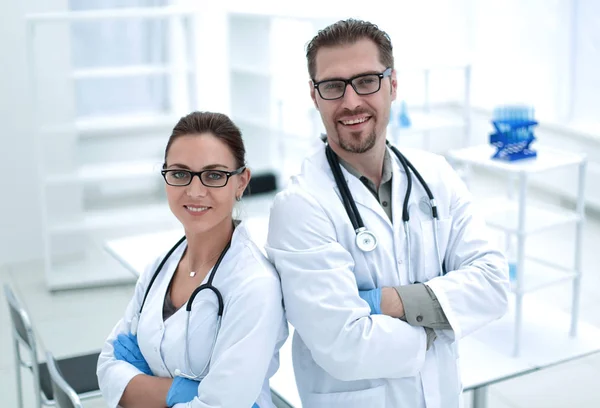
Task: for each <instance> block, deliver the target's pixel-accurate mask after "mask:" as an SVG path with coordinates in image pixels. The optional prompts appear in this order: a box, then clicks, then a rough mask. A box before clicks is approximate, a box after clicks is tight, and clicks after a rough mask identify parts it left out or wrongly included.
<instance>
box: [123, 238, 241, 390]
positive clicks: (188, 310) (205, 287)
mask: <svg viewBox="0 0 600 408" xmlns="http://www.w3.org/2000/svg"><path fill="white" fill-rule="evenodd" d="M185 239H186V237H185V235H184V236H183V237H182V238H181V239H179V241H177V243H176V244H175V245H173V247H172V248H171V249H170V250H169V252H167V254H166V255H165V257H164V258H163V259H162V261H161V262H160V264H159V265H158V267H157V268H156V270H155V271H154V275H153V276H152V279H151V280H150V283H149V284H148V287H147V288H146V293H145V294H144V298H143V300H142V304H141V305H140V309H139V311H138V313H137V318H136V319H135V323H134V324H132V333H133V334H137V326H138V324H139V319H140V317H141V315H142V310H143V308H144V304H145V303H146V298H147V297H148V294H149V293H150V289H151V288H152V284H153V283H154V281H155V280H156V278H157V277H158V275H159V273H160V272H161V270H162V268H163V266H164V265H165V263H166V262H167V260H168V259H169V257H170V256H171V255H172V254H173V252H175V250H176V249H177V248H178V247H179V246H180V245H181V243H182V242H183V241H185ZM230 247H231V241H229V242H228V243H227V245H226V246H225V248H224V249H223V251H222V252H221V255H219V258H218V259H217V262H215V265H214V266H213V268H212V270H211V272H210V275H209V276H208V281H207V282H206V283H204V284H202V285H200V286H198V287H197V288H196V289H194V291H193V292H192V294H191V295H190V298H189V299H188V301H187V303H186V305H185V311H186V324H185V352H184V354H185V362H186V364H187V366H188V368H189V370H190V373H191V375H188V374H185V373H183V372H181V371H180V370H175V371H176V375H177V376H181V377H185V378H188V379H191V380H197V379H201V378H202V375H203V374H204V372H205V371H206V369H207V368H208V366H209V364H210V361H211V359H212V355H213V352H214V350H215V345H216V343H217V337H218V333H219V331H220V329H221V319H222V317H223V312H224V310H225V304H224V301H223V295H221V292H220V291H219V289H217V288H216V287H215V286H214V285H213V279H214V278H215V274H216V272H217V269H218V268H219V265H220V264H221V261H222V260H223V258H224V257H225V254H226V253H227V251H228V250H229V248H230ZM203 290H210V291H212V292H213V293H214V294H215V296H216V298H217V302H218V310H217V328H216V330H215V334H214V336H213V341H212V346H211V349H210V354H209V358H208V360H207V361H206V363H205V365H204V368H202V371H200V374H199V375H197V374H195V373H194V370H193V369H192V363H191V360H190V354H189V349H190V347H189V346H190V344H189V335H188V334H189V327H190V315H191V311H192V305H193V303H194V299H195V298H196V296H197V295H198V294H199V293H200V292H202V291H203Z"/></svg>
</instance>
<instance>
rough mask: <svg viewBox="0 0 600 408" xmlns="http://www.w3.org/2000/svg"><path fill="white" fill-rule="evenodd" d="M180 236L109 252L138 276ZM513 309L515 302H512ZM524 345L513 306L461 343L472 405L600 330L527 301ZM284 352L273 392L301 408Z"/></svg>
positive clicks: (573, 350)
mask: <svg viewBox="0 0 600 408" xmlns="http://www.w3.org/2000/svg"><path fill="white" fill-rule="evenodd" d="M245 222H246V223H247V225H248V229H249V231H250V234H251V236H252V238H253V239H254V240H255V241H256V243H257V244H258V245H259V247H261V248H262V247H263V246H264V243H265V242H266V235H267V223H268V220H267V218H266V217H265V218H251V219H248V220H247V221H245ZM181 236H182V231H166V232H158V233H153V234H145V235H138V236H132V237H128V238H121V239H115V240H111V241H108V242H106V243H105V248H106V249H107V251H109V252H110V253H111V254H112V255H113V256H115V257H116V258H117V259H118V260H119V261H120V262H121V263H122V264H123V265H125V266H126V267H127V268H128V269H129V270H130V271H131V272H132V273H134V274H136V275H139V273H140V272H141V271H143V270H144V268H145V266H146V265H147V264H148V263H150V262H151V261H152V260H153V259H154V257H155V256H156V254H157V253H160V252H164V251H166V250H167V249H168V248H170V247H171V246H173V244H174V243H175V242H177V240H178V239H179V238H181ZM510 303H511V305H512V304H514V302H510ZM525 306H526V307H525V308H524V310H525V312H524V313H523V316H522V318H523V332H522V335H523V342H522V344H521V353H520V355H519V357H513V356H512V338H513V330H514V319H515V310H514V308H512V309H511V311H510V312H509V313H508V314H507V315H506V316H505V317H504V318H502V319H501V320H499V321H497V322H494V323H492V324H490V325H488V326H486V327H485V328H484V329H482V330H480V331H478V332H476V333H474V334H472V335H470V336H468V337H467V338H465V339H463V340H461V343H460V346H459V352H460V365H461V371H462V380H463V386H464V389H465V391H469V390H473V391H474V395H473V407H474V408H484V407H485V406H486V399H487V392H486V390H487V386H489V385H491V384H494V383H497V382H501V381H504V380H507V379H511V378H514V377H518V376H520V375H524V374H527V373H530V372H533V371H537V370H540V369H543V368H545V367H548V366H552V365H556V364H559V363H562V362H565V361H570V360H573V359H575V358H579V357H583V356H586V355H588V354H591V353H594V352H599V351H600V329H599V328H597V327H594V326H591V325H589V324H587V323H585V322H580V325H579V335H578V336H577V337H570V336H568V335H567V330H566V329H565V328H568V327H569V322H570V320H569V316H568V314H566V313H564V312H561V311H559V310H552V309H551V308H550V307H548V306H546V305H544V304H542V303H539V302H537V301H536V299H535V297H534V295H531V296H530V297H528V298H526V299H525ZM292 333H293V328H291V327H290V337H289V338H288V341H286V343H285V344H284V345H283V347H282V348H281V350H280V362H281V366H280V369H279V371H278V372H277V373H276V374H275V375H274V376H273V378H271V388H272V389H273V390H274V391H275V392H276V393H277V394H279V396H281V397H282V398H284V399H285V400H286V401H287V402H289V403H290V404H292V405H293V406H294V407H296V408H299V407H301V406H302V405H301V402H300V397H299V395H298V391H297V389H296V383H295V377H294V371H293V367H292V352H291V343H292V341H291V338H292V336H291V334H292Z"/></svg>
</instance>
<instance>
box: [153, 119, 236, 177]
mask: <svg viewBox="0 0 600 408" xmlns="http://www.w3.org/2000/svg"><path fill="white" fill-rule="evenodd" d="M202 133H210V134H212V135H213V136H215V137H216V138H217V139H220V140H221V141H222V142H223V143H225V144H226V145H227V147H229V150H230V151H231V154H233V157H234V158H235V161H236V166H237V168H240V167H242V166H245V165H246V148H245V147H244V140H243V139H242V132H241V131H240V129H239V128H238V127H237V126H236V125H235V124H234V123H233V121H232V120H231V119H229V116H227V115H224V114H222V113H215V112H192V113H190V114H189V115H186V116H184V117H182V118H181V119H179V122H177V124H176V125H175V127H174V128H173V132H172V133H171V136H170V137H169V141H168V142H167V147H166V148H165V163H164V164H163V167H166V165H167V154H168V153H169V149H170V147H171V145H172V144H173V142H174V141H175V140H176V139H177V138H179V137H181V136H186V135H194V134H202Z"/></svg>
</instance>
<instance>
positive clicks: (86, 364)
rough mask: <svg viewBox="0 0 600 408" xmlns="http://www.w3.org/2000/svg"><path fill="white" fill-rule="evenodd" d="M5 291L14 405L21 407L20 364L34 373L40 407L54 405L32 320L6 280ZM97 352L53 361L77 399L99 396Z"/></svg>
mask: <svg viewBox="0 0 600 408" xmlns="http://www.w3.org/2000/svg"><path fill="white" fill-rule="evenodd" d="M4 295H5V296H6V300H7V301H8V308H9V311H10V317H11V321H12V333H13V345H14V354H15V370H16V379H17V392H18V395H17V402H18V405H17V406H18V407H19V408H23V387H22V379H21V367H26V368H28V369H30V370H31V372H32V374H33V379H34V380H33V386H34V388H35V397H36V401H37V406H38V407H40V408H41V407H42V406H54V405H56V402H55V400H54V392H53V389H52V380H51V375H50V372H49V367H48V365H47V363H44V362H40V361H39V360H38V353H37V342H36V339H35V335H34V331H33V327H32V325H31V320H30V319H29V316H28V314H27V312H26V311H25V309H23V307H21V304H20V303H19V301H18V300H17V298H16V296H15V294H14V293H13V291H12V289H11V288H10V286H9V285H8V284H4ZM21 349H25V350H26V351H27V352H28V353H29V361H24V360H23V359H22V358H21ZM99 355H100V352H99V351H98V352H94V353H91V354H85V355H80V356H75V357H69V358H63V359H59V360H58V361H56V365H57V366H58V367H59V369H60V372H61V373H62V377H63V379H64V380H65V382H66V383H67V385H68V386H69V387H70V388H71V389H72V390H73V392H75V394H77V395H78V398H80V399H88V398H95V397H99V396H101V393H100V388H99V387H98V377H97V376H96V365H97V363H98V356H99ZM59 406H62V405H59ZM77 406H79V405H77Z"/></svg>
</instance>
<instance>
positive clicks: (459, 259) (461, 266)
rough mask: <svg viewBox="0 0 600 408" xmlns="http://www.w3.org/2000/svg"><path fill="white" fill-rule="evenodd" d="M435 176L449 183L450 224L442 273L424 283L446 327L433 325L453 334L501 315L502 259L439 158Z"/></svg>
mask: <svg viewBox="0 0 600 408" xmlns="http://www.w3.org/2000/svg"><path fill="white" fill-rule="evenodd" d="M440 177H443V178H445V184H446V185H448V186H449V188H450V197H451V199H450V203H451V204H450V215H451V216H452V227H451V230H450V237H449V239H448V245H447V247H446V252H445V262H446V269H447V271H448V273H447V274H446V275H444V276H440V277H437V278H434V279H432V280H430V281H428V282H427V283H426V284H427V286H429V287H430V288H431V290H433V292H434V293H435V295H436V296H437V298H438V300H439V302H440V305H441V306H442V309H443V310H444V313H445V314H446V317H447V318H448V321H449V323H450V325H451V326H452V330H439V331H437V332H438V334H439V335H441V336H442V337H446V338H448V339H450V340H455V339H456V340H458V339H460V338H462V337H464V336H466V335H468V334H469V333H472V332H473V331H475V330H477V329H479V328H481V327H483V326H484V325H485V324H487V323H489V322H491V321H493V320H496V319H498V318H500V317H502V316H503V315H504V314H505V313H506V311H507V307H508V292H509V289H510V287H509V280H508V264H507V261H506V258H505V257H504V255H503V254H502V253H501V252H500V251H499V250H498V249H497V248H496V247H495V246H494V245H492V243H491V242H490V239H489V236H488V230H487V227H486V225H485V221H484V220H483V217H482V216H481V215H480V214H478V213H477V212H476V211H475V210H474V208H473V203H472V197H471V194H470V192H469V191H468V189H467V187H466V185H465V184H464V183H463V181H462V180H461V179H460V177H459V176H458V174H457V173H456V172H455V171H454V170H453V169H452V168H451V167H450V165H449V164H448V163H447V162H446V161H445V160H443V162H442V165H441V166H440Z"/></svg>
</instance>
